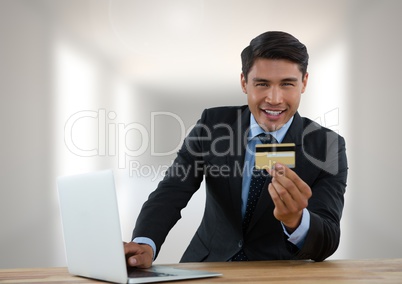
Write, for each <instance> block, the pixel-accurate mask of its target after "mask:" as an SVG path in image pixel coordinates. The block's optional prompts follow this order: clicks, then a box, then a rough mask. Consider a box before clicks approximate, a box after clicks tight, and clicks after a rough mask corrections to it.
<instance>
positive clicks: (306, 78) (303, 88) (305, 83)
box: [301, 72, 308, 94]
mask: <svg viewBox="0 0 402 284" xmlns="http://www.w3.org/2000/svg"><path fill="white" fill-rule="evenodd" d="M307 81H308V72H306V75H304V78H303V81H302V84H303V87H302V90H301V93H302V94H303V93H304V91H305V90H306V87H307Z"/></svg>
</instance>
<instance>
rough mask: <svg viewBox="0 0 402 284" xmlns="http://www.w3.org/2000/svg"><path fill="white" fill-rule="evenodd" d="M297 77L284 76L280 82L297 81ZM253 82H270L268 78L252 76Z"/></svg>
mask: <svg viewBox="0 0 402 284" xmlns="http://www.w3.org/2000/svg"><path fill="white" fill-rule="evenodd" d="M297 81H298V79H297V78H296V77H288V78H284V79H282V80H281V82H297ZM253 82H271V81H270V80H268V79H264V78H258V77H256V78H253Z"/></svg>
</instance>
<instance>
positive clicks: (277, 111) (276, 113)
mask: <svg viewBox="0 0 402 284" xmlns="http://www.w3.org/2000/svg"><path fill="white" fill-rule="evenodd" d="M265 112H266V113H267V114H269V115H275V116H276V115H280V114H281V113H282V112H283V111H282V110H268V109H267V110H265Z"/></svg>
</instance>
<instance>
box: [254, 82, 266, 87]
mask: <svg viewBox="0 0 402 284" xmlns="http://www.w3.org/2000/svg"><path fill="white" fill-rule="evenodd" d="M255 86H256V87H268V84H267V83H256V84H255Z"/></svg>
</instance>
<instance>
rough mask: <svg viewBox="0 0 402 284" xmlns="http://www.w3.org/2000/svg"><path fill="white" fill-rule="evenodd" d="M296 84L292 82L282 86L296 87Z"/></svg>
mask: <svg viewBox="0 0 402 284" xmlns="http://www.w3.org/2000/svg"><path fill="white" fill-rule="evenodd" d="M294 85H295V84H294V83H290V82H284V83H283V84H282V86H284V87H294Z"/></svg>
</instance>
